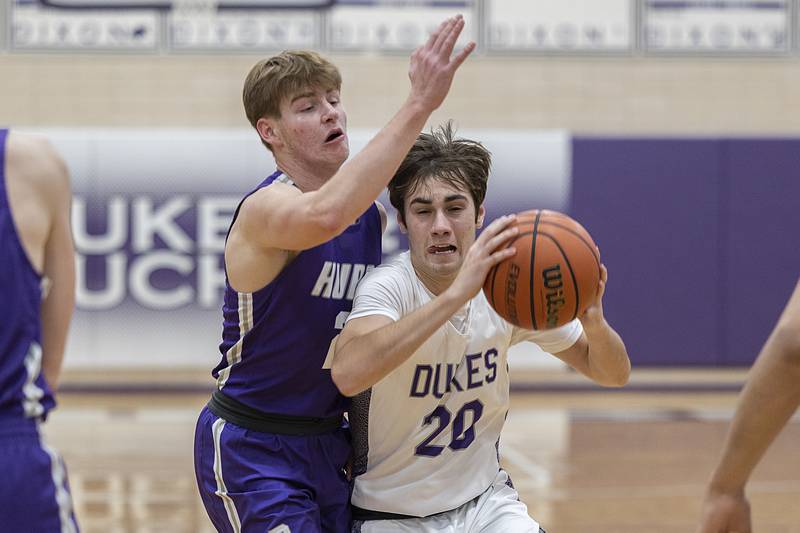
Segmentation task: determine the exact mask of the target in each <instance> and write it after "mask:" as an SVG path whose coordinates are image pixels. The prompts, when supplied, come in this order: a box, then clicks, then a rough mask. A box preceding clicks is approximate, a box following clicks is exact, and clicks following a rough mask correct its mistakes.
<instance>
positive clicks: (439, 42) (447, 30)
mask: <svg viewBox="0 0 800 533" xmlns="http://www.w3.org/2000/svg"><path fill="white" fill-rule="evenodd" d="M460 17H461V15H458V16H456V17H451V18H449V19H447V20H446V21H445V22H444V27H443V28H442V29H441V31H439V32H438V35H436V39H435V40H434V42H433V45H432V46H431V51H432V52H433V53H435V54H438V53H439V51H440V50H441V49H442V47H443V46H444V43H445V42H446V41H447V38H448V36H449V35H450V34H451V33H452V31H453V28H454V27H455V25H456V24H457V23H458V21H459V20H461V27H462V28H463V27H464V22H463V19H461V18H460ZM459 31H460V30H459Z"/></svg>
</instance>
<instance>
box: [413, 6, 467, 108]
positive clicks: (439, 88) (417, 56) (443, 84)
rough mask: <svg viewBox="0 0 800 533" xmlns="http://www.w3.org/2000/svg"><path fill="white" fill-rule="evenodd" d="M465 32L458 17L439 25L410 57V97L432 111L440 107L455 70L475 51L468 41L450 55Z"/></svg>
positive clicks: (460, 17)
mask: <svg viewBox="0 0 800 533" xmlns="http://www.w3.org/2000/svg"><path fill="white" fill-rule="evenodd" d="M463 29H464V18H463V17H462V16H461V15H456V16H455V17H451V18H449V19H447V20H445V21H444V22H442V23H441V24H440V25H439V27H438V28H437V29H436V31H434V32H433V33H432V34H431V35H430V37H429V38H428V42H426V43H425V44H424V45H422V46H420V47H419V48H417V49H416V50H414V53H413V54H411V64H410V66H409V68H408V77H409V78H410V79H411V95H410V98H411V99H413V100H416V101H417V102H418V103H419V104H420V105H421V106H422V107H423V108H424V109H425V110H426V111H428V112H431V111H433V110H434V109H436V108H438V107H439V106H440V105H442V102H443V101H444V98H445V96H447V93H448V91H449V90H450V85H451V84H452V83H453V77H454V76H455V73H456V70H457V69H458V67H460V66H461V64H462V63H463V62H464V60H465V59H467V56H469V54H470V53H472V51H473V50H474V49H475V43H474V42H470V43H468V44H467V46H465V47H464V48H463V49H462V50H461V51H460V52H458V53H456V54H455V55H453V48H454V47H455V44H456V41H457V40H458V36H459V35H460V34H461V30H463Z"/></svg>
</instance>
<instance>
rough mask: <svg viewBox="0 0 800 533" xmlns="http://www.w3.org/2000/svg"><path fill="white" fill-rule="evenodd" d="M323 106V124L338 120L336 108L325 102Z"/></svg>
mask: <svg viewBox="0 0 800 533" xmlns="http://www.w3.org/2000/svg"><path fill="white" fill-rule="evenodd" d="M323 106H324V108H323V113H322V120H324V121H325V122H335V121H337V120H339V109H338V108H337V107H336V106H334V105H333V104H331V103H330V102H328V101H327V100H325V103H324V104H323Z"/></svg>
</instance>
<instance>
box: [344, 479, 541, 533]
mask: <svg viewBox="0 0 800 533" xmlns="http://www.w3.org/2000/svg"><path fill="white" fill-rule="evenodd" d="M397 532H408V533H412V532H413V533H467V532H468V533H539V524H538V523H537V522H536V520H534V519H533V518H531V517H530V516H528V507H527V506H526V505H525V504H524V503H522V502H521V501H519V494H517V491H516V489H514V488H513V487H512V486H511V484H510V479H509V477H508V474H506V472H505V470H500V471H499V472H498V473H497V476H496V477H495V478H494V481H493V482H492V485H491V486H490V487H489V488H488V489H486V491H485V492H484V493H483V494H481V495H480V496H478V497H477V498H475V499H473V500H471V501H469V502H467V503H465V504H464V505H462V506H461V507H458V508H457V509H453V510H452V511H448V512H446V513H441V514H436V515H433V516H429V517H426V518H405V519H402V520H366V521H362V520H355V521H354V522H353V533H397Z"/></svg>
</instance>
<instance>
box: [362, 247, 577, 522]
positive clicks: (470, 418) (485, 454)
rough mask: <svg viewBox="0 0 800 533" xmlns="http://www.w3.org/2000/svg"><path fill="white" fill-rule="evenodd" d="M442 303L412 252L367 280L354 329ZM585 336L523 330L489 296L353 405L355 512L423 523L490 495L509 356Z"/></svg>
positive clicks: (568, 330) (561, 346)
mask: <svg viewBox="0 0 800 533" xmlns="http://www.w3.org/2000/svg"><path fill="white" fill-rule="evenodd" d="M433 297H434V296H433V295H432V294H431V293H430V292H429V291H428V290H427V288H426V287H425V286H424V285H423V284H422V282H421V281H420V280H419V278H417V276H416V274H415V272H414V269H413V267H412V265H411V259H410V254H409V253H408V252H406V253H403V254H401V255H400V256H399V257H397V258H396V259H394V260H393V261H391V262H389V263H387V264H384V265H381V266H379V267H377V268H376V269H375V270H373V271H372V272H371V273H369V274H368V275H367V276H366V277H365V278H364V279H363V280H362V281H361V283H360V284H359V286H358V289H357V291H356V297H355V300H354V301H353V310H352V312H351V313H350V316H349V317H348V320H352V319H354V318H359V317H364V316H369V315H376V314H377V315H385V316H388V317H390V318H392V319H393V320H395V321H396V320H399V319H400V318H402V317H403V316H404V315H407V314H409V313H411V312H413V311H414V310H415V309H418V308H419V307H421V306H422V305H424V304H425V303H427V302H428V301H430V300H431V299H432V298H433ZM582 331H583V328H582V327H581V324H580V322H579V321H578V320H574V321H573V322H570V323H569V324H567V325H565V326H562V327H560V328H557V329H551V330H547V331H531V330H524V329H521V328H517V327H515V326H512V325H511V324H509V323H508V322H506V321H505V320H503V319H502V318H500V316H499V315H498V314H497V313H496V312H495V311H494V310H493V309H492V308H491V307H490V306H489V303H488V302H487V300H486V298H485V297H484V295H483V292H481V293H479V294H478V295H477V296H476V297H475V298H473V299H472V300H471V301H470V302H469V304H468V305H467V306H465V307H464V308H463V309H462V310H461V311H460V312H459V313H457V314H456V315H455V316H454V317H453V318H452V319H451V320H450V321H449V322H447V323H445V325H444V326H442V327H441V328H439V330H437V331H436V332H435V333H434V334H433V335H432V336H431V337H430V338H429V339H428V340H427V341H426V342H425V343H424V344H423V345H422V346H421V347H420V348H419V349H418V350H417V351H416V352H415V353H414V354H413V355H412V356H411V357H410V358H409V359H408V360H407V361H406V362H405V363H403V364H402V365H400V366H399V367H398V368H397V369H395V370H394V371H393V372H391V373H390V374H389V375H388V376H386V377H385V378H384V379H382V380H381V381H380V382H378V383H376V384H375V385H374V386H373V387H372V389H370V390H368V391H366V392H364V393H362V394H360V395H359V396H357V397H356V398H354V399H353V405H352V408H351V410H350V423H351V426H352V430H353V440H354V448H355V462H354V468H353V470H354V474H356V476H357V477H356V478H355V487H354V491H353V497H352V503H353V505H356V506H358V507H361V508H363V509H369V510H372V511H380V512H387V513H397V514H404V515H410V516H420V517H421V516H429V515H431V514H435V513H440V512H443V511H448V510H450V509H454V508H456V507H458V506H460V505H462V504H464V503H465V502H468V501H470V500H471V499H473V498H475V497H476V496H478V495H479V494H481V493H483V492H484V491H485V490H486V489H487V487H489V486H490V485H491V484H492V481H493V480H494V479H495V476H496V475H497V472H498V469H499V462H498V456H497V455H498V452H497V443H498V441H499V439H500V431H501V430H502V428H503V423H504V422H505V418H506V413H507V411H508V404H509V399H508V394H509V376H508V366H507V350H508V347H509V346H511V345H513V344H516V343H517V342H520V341H523V340H530V341H533V342H536V343H537V344H538V345H539V346H540V347H541V348H542V349H543V350H545V351H548V352H551V353H552V352H559V351H562V350H565V349H567V348H569V347H570V346H572V345H573V344H574V343H575V341H577V340H578V338H579V337H580V335H581V333H582Z"/></svg>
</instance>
